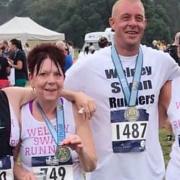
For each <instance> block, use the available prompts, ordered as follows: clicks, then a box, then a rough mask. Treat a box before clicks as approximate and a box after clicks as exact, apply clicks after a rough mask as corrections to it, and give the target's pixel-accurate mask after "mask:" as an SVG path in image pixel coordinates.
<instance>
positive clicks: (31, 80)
mask: <svg viewBox="0 0 180 180" xmlns="http://www.w3.org/2000/svg"><path fill="white" fill-rule="evenodd" d="M29 84H30V86H31V87H32V88H33V89H34V81H33V75H32V74H31V73H29Z"/></svg>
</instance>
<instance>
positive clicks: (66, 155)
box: [55, 146, 71, 163]
mask: <svg viewBox="0 0 180 180" xmlns="http://www.w3.org/2000/svg"><path fill="white" fill-rule="evenodd" d="M55 156H56V158H57V159H58V160H59V162H61V163H65V162H68V161H69V160H70V159H71V152H70V149H69V148H68V147H66V146H58V147H57V150H56V154H55Z"/></svg>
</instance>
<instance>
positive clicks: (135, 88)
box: [65, 0, 180, 180]
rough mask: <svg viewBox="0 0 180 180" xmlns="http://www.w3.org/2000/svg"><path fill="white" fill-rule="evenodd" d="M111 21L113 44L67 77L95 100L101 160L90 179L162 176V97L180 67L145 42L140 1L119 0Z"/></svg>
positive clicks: (94, 124) (67, 85)
mask: <svg viewBox="0 0 180 180" xmlns="http://www.w3.org/2000/svg"><path fill="white" fill-rule="evenodd" d="M109 22H110V25H111V28H112V29H113V30H114V42H113V44H112V46H111V47H107V48H103V49H101V50H99V51H97V52H96V53H94V54H93V55H91V56H87V57H86V61H77V63H76V64H74V65H73V67H72V68H71V69H70V70H69V71H68V72H67V73H66V79H65V88H68V89H71V90H78V91H83V92H85V93H86V94H88V95H89V96H92V97H93V98H94V99H95V100H96V106H97V110H96V112H95V113H94V115H93V117H92V120H91V121H90V123H91V127H92V131H93V136H94V141H95V147H96V152H97V158H98V163H97V168H96V170H95V171H93V172H91V173H88V175H87V180H111V179H112V180H114V179H115V180H163V178H164V175H165V165H164V159H163V153H162V150H161V146H160V142H159V120H158V99H159V93H160V90H161V88H162V87H163V85H164V84H165V82H166V81H167V80H171V79H174V78H175V77H177V76H180V68H179V67H178V65H177V64H176V63H175V62H174V60H173V59H172V58H171V57H170V55H169V54H167V53H164V52H163V51H158V50H155V49H153V48H150V47H147V46H144V45H141V40H142V38H143V34H144V31H145V29H146V24H147V20H146V17H145V10H144V6H143V3H142V2H141V1H140V0H118V1H116V2H115V4H114V5H113V8H112V15H111V17H110V19H109Z"/></svg>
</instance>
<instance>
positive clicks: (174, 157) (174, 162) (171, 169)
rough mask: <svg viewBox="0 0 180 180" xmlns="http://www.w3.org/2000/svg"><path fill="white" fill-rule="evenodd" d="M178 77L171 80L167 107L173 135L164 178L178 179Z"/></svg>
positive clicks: (179, 168) (179, 94) (179, 162)
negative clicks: (173, 140) (170, 91)
mask: <svg viewBox="0 0 180 180" xmlns="http://www.w3.org/2000/svg"><path fill="white" fill-rule="evenodd" d="M179 84H180V78H176V79H174V80H173V81H172V93H171V101H170V104H169V107H168V116H169V120H170V123H171V126H172V129H173V133H174V136H175V142H174V143H173V145H172V150H171V154H170V157H171V159H170V161H169V163H168V167H167V172H166V180H179V178H180V91H179Z"/></svg>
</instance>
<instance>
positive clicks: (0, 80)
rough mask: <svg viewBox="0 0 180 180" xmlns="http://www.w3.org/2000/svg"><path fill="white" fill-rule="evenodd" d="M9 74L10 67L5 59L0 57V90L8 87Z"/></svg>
mask: <svg viewBox="0 0 180 180" xmlns="http://www.w3.org/2000/svg"><path fill="white" fill-rule="evenodd" d="M10 72H11V67H10V65H9V63H8V61H7V59H6V58H5V57H3V56H0V89H1V88H5V87H8V86H10V81H9V79H8V76H9V74H10Z"/></svg>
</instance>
